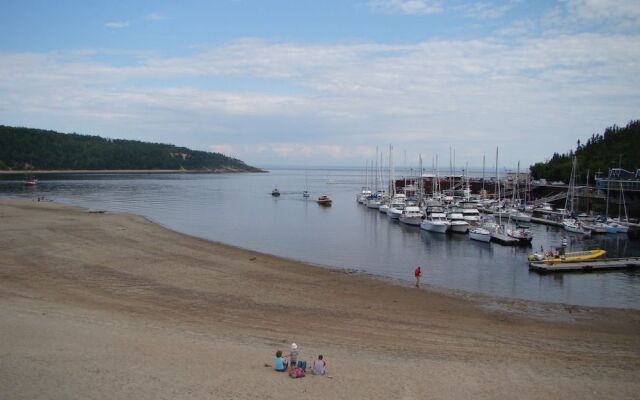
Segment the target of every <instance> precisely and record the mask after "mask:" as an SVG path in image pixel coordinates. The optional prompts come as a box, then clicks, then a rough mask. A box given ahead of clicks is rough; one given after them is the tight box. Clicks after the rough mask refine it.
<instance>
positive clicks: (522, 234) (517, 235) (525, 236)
mask: <svg viewBox="0 0 640 400" xmlns="http://www.w3.org/2000/svg"><path fill="white" fill-rule="evenodd" d="M507 235H508V236H510V237H512V238H514V239H517V240H518V243H520V244H531V241H532V240H533V234H532V233H531V231H530V230H529V229H528V228H525V227H522V226H520V227H516V228H511V229H507Z"/></svg>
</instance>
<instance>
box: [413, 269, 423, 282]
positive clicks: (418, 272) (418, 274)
mask: <svg viewBox="0 0 640 400" xmlns="http://www.w3.org/2000/svg"><path fill="white" fill-rule="evenodd" d="M413 275H415V277H416V287H420V277H421V276H422V270H421V269H420V267H418V268H416V270H415V271H413Z"/></svg>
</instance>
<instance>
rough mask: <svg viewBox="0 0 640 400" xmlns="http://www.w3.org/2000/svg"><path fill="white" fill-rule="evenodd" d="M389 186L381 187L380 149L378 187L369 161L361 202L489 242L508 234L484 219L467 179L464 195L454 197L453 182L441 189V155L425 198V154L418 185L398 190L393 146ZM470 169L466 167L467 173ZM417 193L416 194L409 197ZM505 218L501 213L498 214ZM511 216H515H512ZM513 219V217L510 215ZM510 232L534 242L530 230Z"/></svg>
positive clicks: (407, 220)
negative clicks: (397, 191) (429, 191)
mask: <svg viewBox="0 0 640 400" xmlns="http://www.w3.org/2000/svg"><path fill="white" fill-rule="evenodd" d="M389 153H390V154H389V188H388V192H387V191H385V190H380V189H379V188H380V187H382V185H381V182H382V174H381V173H380V168H379V167H378V150H377V149H376V159H375V160H376V161H375V166H374V163H373V162H372V163H371V166H372V169H373V170H372V173H371V176H372V177H373V179H372V182H371V183H372V184H373V185H374V190H371V189H370V187H369V186H368V184H369V177H368V176H369V163H367V176H366V177H365V180H366V184H365V186H363V188H362V191H361V192H360V193H358V194H357V200H358V202H359V203H362V204H365V205H366V206H367V207H368V208H374V209H378V210H379V211H380V212H381V213H384V214H387V215H388V216H389V218H390V219H396V220H399V221H400V222H402V223H404V224H407V225H412V226H419V227H420V228H421V229H423V230H426V231H431V232H437V233H446V232H457V233H469V235H470V238H471V239H473V240H479V241H483V242H488V241H490V240H491V239H492V237H494V236H495V235H498V234H502V235H504V234H505V232H504V228H502V226H501V224H497V223H495V222H484V221H482V219H481V217H480V213H479V211H478V207H479V203H478V201H476V200H472V199H471V196H470V195H471V191H470V189H469V184H468V179H466V176H465V179H464V182H466V185H467V186H466V187H465V188H464V189H463V190H462V193H463V198H461V199H456V198H454V196H453V194H454V188H453V184H452V183H450V188H449V190H450V193H448V194H447V193H444V192H442V191H441V188H440V186H439V185H440V179H439V176H438V168H437V165H438V158H437V156H436V157H435V163H434V165H433V173H432V179H433V181H432V184H431V188H432V193H431V194H430V197H428V198H423V193H424V191H423V188H422V183H423V179H422V178H423V177H424V175H423V174H422V157H421V156H419V171H420V179H419V180H418V181H417V185H418V187H417V188H416V187H414V186H413V185H411V184H410V185H407V184H405V186H404V188H403V192H405V193H396V187H395V177H394V169H393V147H392V146H390V148H389ZM497 156H498V153H497V150H496V173H497V165H498V164H497ZM381 164H382V156H380V165H381ZM467 171H468V168H467V169H466V170H465V174H466V173H467ZM412 192H415V193H416V194H417V196H416V197H410V196H407V193H409V194H411V193H412ZM498 217H499V218H501V216H500V215H498ZM510 217H511V215H510ZM509 220H511V218H509ZM507 234H509V235H511V236H513V237H514V238H515V239H514V241H518V242H521V243H530V242H531V239H532V236H531V233H530V231H529V230H528V229H526V228H523V227H514V228H512V229H509V230H507Z"/></svg>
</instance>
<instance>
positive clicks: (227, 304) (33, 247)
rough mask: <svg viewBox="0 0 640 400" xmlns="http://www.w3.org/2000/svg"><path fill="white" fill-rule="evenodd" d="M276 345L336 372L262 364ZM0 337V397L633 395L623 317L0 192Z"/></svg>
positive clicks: (632, 352)
mask: <svg viewBox="0 0 640 400" xmlns="http://www.w3.org/2000/svg"><path fill="white" fill-rule="evenodd" d="M528 310H531V311H528ZM291 342H296V343H298V345H299V346H300V350H301V357H302V359H305V360H307V361H310V360H312V359H313V358H315V356H317V355H318V354H323V355H325V358H326V359H327V361H328V363H329V373H330V375H331V376H332V377H333V378H332V379H329V378H326V377H313V376H308V377H305V378H303V379H296V380H293V379H289V378H288V377H287V376H285V375H284V374H278V373H276V372H274V371H272V370H271V368H268V367H266V366H265V364H271V363H272V358H273V354H274V353H275V351H276V350H277V349H282V350H285V351H286V350H288V347H289V344H290V343H291ZM0 343H2V345H1V346H2V347H1V349H2V353H1V354H2V357H0V392H1V393H2V398H7V399H68V398H86V399H103V398H104V399H107V398H108V399H114V398H136V399H159V398H160V399H162V398H167V399H169V398H171V399H174V398H188V399H201V398H207V399H210V398H240V399H249V398H267V399H268V398H282V397H283V396H285V397H294V396H295V397H297V398H318V397H319V396H322V397H323V398H349V399H353V398H370V399H388V398H406V399H414V398H415V399H422V398H434V399H440V398H442V399H469V398H480V399H495V398H509V399H512V398H527V399H529V398H531V399H536V398H540V399H542V398H544V399H547V398H563V399H567V398H568V399H571V398H580V399H601V398H617V399H632V398H637V394H638V393H640V311H638V310H626V309H605V308H586V307H577V306H571V307H567V306H563V305H554V304H544V303H533V302H527V301H522V300H509V301H507V300H498V299H491V298H484V297H482V298H481V297H476V296H469V297H460V296H455V295H448V294H443V293H436V292H433V291H431V290H428V289H422V290H418V289H415V288H413V287H409V286H403V285H394V284H391V283H389V282H386V281H383V280H381V279H375V278H372V277H369V276H361V275H358V274H349V273H345V272H344V271H339V270H331V269H324V268H318V267H313V266H309V265H306V264H303V263H299V262H294V261H290V260H285V259H280V258H277V257H273V256H268V255H264V254H261V253H256V252H251V251H246V250H242V249H239V248H235V247H230V246H226V245H220V244H216V243H212V242H209V241H206V240H201V239H197V238H193V237H190V236H186V235H182V234H178V233H175V232H172V231H170V230H167V229H165V228H163V227H161V226H158V225H155V224H153V223H151V222H149V221H147V220H146V219H144V218H141V217H137V216H132V215H124V214H110V213H106V214H92V213H88V212H87V211H86V210H84V209H81V208H75V207H70V206H64V205H60V204H56V203H50V202H32V201H25V200H3V201H0Z"/></svg>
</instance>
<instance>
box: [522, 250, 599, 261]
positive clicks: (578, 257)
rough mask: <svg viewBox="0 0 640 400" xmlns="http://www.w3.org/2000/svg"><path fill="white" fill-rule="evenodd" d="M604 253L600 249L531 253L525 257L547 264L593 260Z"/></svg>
mask: <svg viewBox="0 0 640 400" xmlns="http://www.w3.org/2000/svg"><path fill="white" fill-rule="evenodd" d="M605 254H607V252H606V251H605V250H602V249H597V250H587V251H576V252H570V253H565V254H564V255H563V256H561V255H557V256H556V255H554V256H546V255H542V254H531V255H529V256H528V257H527V260H529V261H531V262H545V263H549V264H556V263H570V262H581V261H589V260H593V259H596V258H600V257H602V256H604V255H605Z"/></svg>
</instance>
